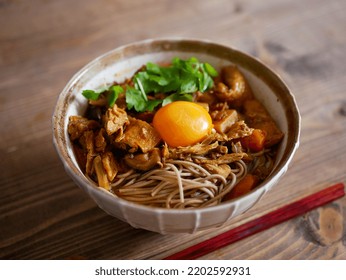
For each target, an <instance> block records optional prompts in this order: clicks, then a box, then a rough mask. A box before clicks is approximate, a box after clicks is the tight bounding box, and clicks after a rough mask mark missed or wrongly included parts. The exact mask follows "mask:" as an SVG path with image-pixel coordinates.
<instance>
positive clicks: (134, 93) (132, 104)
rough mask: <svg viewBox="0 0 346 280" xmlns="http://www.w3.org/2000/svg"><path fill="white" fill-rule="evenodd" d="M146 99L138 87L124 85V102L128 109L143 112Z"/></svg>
mask: <svg viewBox="0 0 346 280" xmlns="http://www.w3.org/2000/svg"><path fill="white" fill-rule="evenodd" d="M146 103H147V100H145V99H144V98H143V95H142V93H141V91H140V90H139V89H136V88H133V87H130V86H127V87H126V104H127V108H128V109H129V110H131V109H135V110H136V111H137V112H144V111H145V109H146Z"/></svg>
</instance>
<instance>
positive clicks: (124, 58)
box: [52, 39, 300, 234]
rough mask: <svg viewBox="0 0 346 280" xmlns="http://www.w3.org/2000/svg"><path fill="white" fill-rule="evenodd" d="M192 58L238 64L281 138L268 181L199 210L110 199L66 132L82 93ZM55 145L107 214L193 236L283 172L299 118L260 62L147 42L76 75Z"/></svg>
mask: <svg viewBox="0 0 346 280" xmlns="http://www.w3.org/2000/svg"><path fill="white" fill-rule="evenodd" d="M176 56H177V57H180V58H183V59H187V58H189V57H191V56H194V57H197V58H198V59H199V60H200V61H203V62H209V63H210V64H211V65H213V66H214V67H215V68H216V69H218V68H220V67H222V66H224V65H229V64H236V65H237V66H238V67H239V69H240V70H241V71H242V72H243V74H244V75H245V76H246V78H247V80H248V82H249V83H250V85H251V87H252V89H253V92H254V94H255V96H256V97H257V99H258V100H259V101H260V102H262V104H264V106H265V107H266V108H267V110H268V111H269V112H270V114H271V115H272V117H273V118H274V120H275V121H276V123H277V124H278V126H279V127H280V129H281V130H282V131H283V132H284V133H285V136H284V139H283V141H282V142H281V144H280V147H279V150H278V155H277V158H276V161H275V166H274V169H273V171H272V172H271V174H270V176H269V177H268V178H267V179H266V180H265V181H264V182H263V183H262V184H261V185H260V186H258V187H257V188H256V189H254V190H252V191H251V192H250V193H248V194H246V195H244V196H242V197H240V198H237V199H234V200H231V201H228V202H224V203H222V204H220V205H218V206H212V207H208V208H203V209H195V210H190V209H185V210H178V209H161V208H154V207H148V206H142V205H138V204H135V203H132V202H129V201H126V200H123V199H121V198H118V197H117V196H115V195H113V194H111V193H110V192H107V191H105V190H104V189H102V188H98V187H97V185H96V184H95V183H93V182H91V181H90V180H88V179H87V178H86V177H85V176H84V174H83V172H82V171H81V169H80V168H79V166H78V164H77V161H76V157H75V155H74V153H73V149H72V145H71V141H70V139H69V136H68V133H67V124H68V118H69V116H71V115H83V113H84V112H85V110H86V108H87V101H86V99H85V98H84V97H83V96H82V94H81V91H82V90H83V89H97V88H100V87H101V86H102V85H105V84H109V83H111V82H114V81H119V82H121V81H123V80H124V79H125V78H126V77H131V76H132V75H133V74H134V72H135V71H136V70H137V69H138V68H140V67H141V66H142V65H144V64H145V63H146V62H148V61H151V62H169V61H171V59H172V58H173V57H176ZM52 122H53V141H54V144H55V147H56V150H57V152H58V154H59V156H60V158H61V161H62V162H63V165H64V167H65V169H66V171H67V173H68V174H69V175H70V176H71V178H72V179H73V180H74V181H75V183H76V184H77V185H78V186H79V187H80V188H82V189H83V190H84V191H85V192H87V193H88V194H89V195H90V197H91V198H92V199H93V200H94V201H95V202H96V203H97V205H98V206H99V207H100V208H102V209H103V210H104V211H105V212H107V213H108V214H110V215H112V216H114V217H116V218H118V219H120V220H122V221H124V222H126V223H128V224H130V225H131V226H132V227H134V228H142V229H146V230H150V231H154V232H159V233H163V234H164V233H194V232H196V231H200V230H205V229H209V228H213V227H220V226H222V225H224V224H225V223H227V222H229V221H230V220H231V219H232V218H233V217H235V216H237V215H239V214H241V213H243V212H244V211H246V210H248V209H249V208H251V207H252V206H253V205H255V204H256V203H257V202H258V201H259V200H260V199H261V197H262V196H263V195H264V194H265V193H266V192H268V190H270V189H271V188H272V187H273V186H274V185H275V184H276V183H277V182H278V180H279V179H280V177H281V176H282V175H284V173H285V172H286V170H287V168H288V165H289V163H290V161H291V159H292V157H293V155H294V153H295V151H296V149H297V147H298V145H299V134H300V116H299V111H298V108H297V105H296V102H295V99H294V96H293V95H292V94H291V92H290V91H289V89H288V87H287V86H286V85H285V83H284V82H283V81H282V79H281V78H280V77H279V76H278V75H277V74H275V73H274V72H273V71H272V70H270V69H269V68H268V67H267V66H265V65H264V64H263V63H261V62H260V61H259V60H257V59H255V58H253V57H251V56H249V55H247V54H245V53H243V52H241V51H239V50H236V49H233V48H231V47H229V46H224V45H219V44H216V43H213V42H209V41H203V40H190V39H159V40H146V41H141V42H137V43H133V44H130V45H126V46H122V47H119V48H116V49H114V50H111V51H109V52H107V53H106V54H104V55H102V56H100V57H98V58H96V59H95V60H93V61H92V62H90V63H89V64H87V65H86V66H85V67H84V68H82V69H81V70H80V71H78V72H77V73H76V74H75V75H74V76H73V77H72V79H71V80H70V81H69V82H68V83H67V85H66V87H65V88H64V89H63V91H62V92H61V93H60V95H59V97H58V100H57V104H56V108H55V111H54V115H53V119H52Z"/></svg>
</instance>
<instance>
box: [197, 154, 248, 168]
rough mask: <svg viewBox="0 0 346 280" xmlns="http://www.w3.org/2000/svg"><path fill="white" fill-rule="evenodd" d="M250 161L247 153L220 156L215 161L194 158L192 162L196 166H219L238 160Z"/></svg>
mask: <svg viewBox="0 0 346 280" xmlns="http://www.w3.org/2000/svg"><path fill="white" fill-rule="evenodd" d="M241 159H244V160H250V159H251V156H250V155H248V154H247V153H232V154H225V155H222V156H220V157H218V158H216V159H206V158H198V157H196V158H194V159H193V161H194V162H195V163H197V164H212V165H220V164H230V163H232V162H235V161H238V160H241Z"/></svg>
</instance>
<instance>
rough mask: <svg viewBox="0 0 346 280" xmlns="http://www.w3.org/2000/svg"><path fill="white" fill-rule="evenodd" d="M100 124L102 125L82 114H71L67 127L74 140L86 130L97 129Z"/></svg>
mask: <svg viewBox="0 0 346 280" xmlns="http://www.w3.org/2000/svg"><path fill="white" fill-rule="evenodd" d="M99 126H100V125H99V123H98V122H97V121H94V120H88V119H87V118H84V117H80V116H70V117H69V123H68V128H67V129H68V133H69V134H70V137H71V140H72V141H74V140H76V139H79V138H80V137H81V136H82V135H83V133H84V132H85V131H87V130H93V129H96V128H98V127H99Z"/></svg>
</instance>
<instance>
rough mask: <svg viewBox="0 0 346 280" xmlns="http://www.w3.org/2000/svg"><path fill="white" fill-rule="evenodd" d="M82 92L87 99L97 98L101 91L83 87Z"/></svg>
mask: <svg viewBox="0 0 346 280" xmlns="http://www.w3.org/2000/svg"><path fill="white" fill-rule="evenodd" d="M82 94H83V96H84V97H85V98H87V99H91V100H97V99H98V98H99V96H100V94H101V92H96V91H94V90H91V89H85V90H83V92H82Z"/></svg>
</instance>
